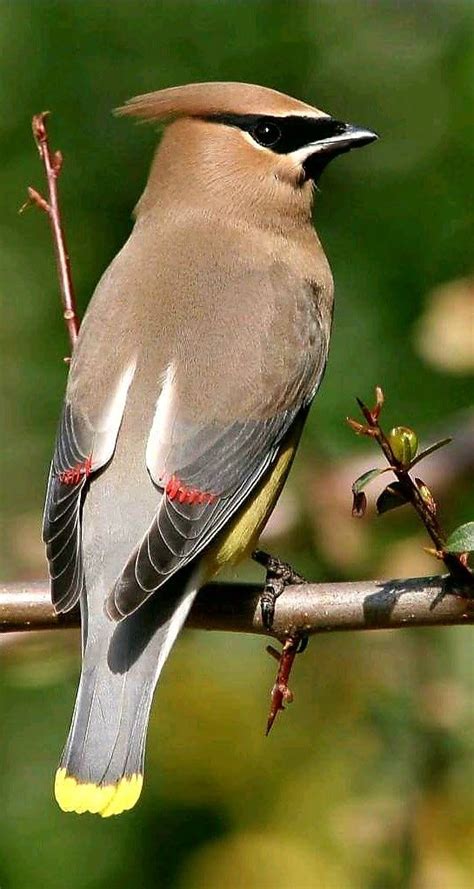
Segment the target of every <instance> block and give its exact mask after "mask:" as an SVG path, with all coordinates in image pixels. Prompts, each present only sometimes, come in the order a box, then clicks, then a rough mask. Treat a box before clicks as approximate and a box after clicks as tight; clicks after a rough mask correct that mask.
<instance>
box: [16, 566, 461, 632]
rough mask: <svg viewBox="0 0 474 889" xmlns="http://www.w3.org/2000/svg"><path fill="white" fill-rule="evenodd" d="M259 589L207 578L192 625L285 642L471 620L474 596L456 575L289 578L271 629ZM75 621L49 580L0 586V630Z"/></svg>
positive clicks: (50, 626) (40, 627) (63, 625)
mask: <svg viewBox="0 0 474 889" xmlns="http://www.w3.org/2000/svg"><path fill="white" fill-rule="evenodd" d="M261 592H262V590H261V587H260V586H258V585H256V584H242V583H212V584H208V586H206V587H204V588H203V589H202V590H201V592H200V593H199V596H198V598H197V600H196V603H195V606H194V608H193V609H192V611H191V614H190V616H189V619H188V623H187V626H188V627H191V628H194V629H199V630H220V631H225V632H234V633H257V634H259V635H267V636H268V635H271V636H274V637H275V638H277V639H280V640H281V641H283V642H284V641H285V640H286V639H288V638H289V637H302V636H308V635H314V634H316V633H325V632H330V631H340V630H384V629H385V630H388V629H396V628H401V627H420V626H422V627H427V626H452V625H462V624H471V623H474V602H473V601H472V600H471V599H466V598H463V597H462V596H461V594H460V591H459V590H458V589H457V587H456V585H455V582H454V581H453V579H452V578H451V577H440V576H435V577H415V578H408V579H406V580H383V581H374V580H367V581H355V582H350V583H305V584H298V585H297V586H289V587H287V588H286V589H285V591H284V592H283V593H282V595H281V596H280V597H279V599H278V601H277V603H276V611H275V619H274V623H273V629H272V632H271V633H270V634H269V633H267V631H266V630H265V629H264V627H263V625H262V618H261V610H260V595H261ZM77 626H79V613H78V611H77V610H76V611H73V612H70V613H69V614H64V615H59V616H58V615H56V614H55V613H54V609H53V606H52V604H51V599H50V594H49V584H48V582H47V581H39V582H31V583H11V584H6V585H3V586H0V632H4V633H6V632H20V631H26V630H51V629H54V628H66V627H77Z"/></svg>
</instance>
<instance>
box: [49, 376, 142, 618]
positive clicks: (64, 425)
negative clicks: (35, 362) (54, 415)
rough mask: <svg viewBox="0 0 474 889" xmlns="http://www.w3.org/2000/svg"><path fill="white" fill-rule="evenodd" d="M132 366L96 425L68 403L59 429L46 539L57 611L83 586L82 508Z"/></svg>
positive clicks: (105, 456)
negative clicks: (89, 481)
mask: <svg viewBox="0 0 474 889" xmlns="http://www.w3.org/2000/svg"><path fill="white" fill-rule="evenodd" d="M134 369H135V368H134V365H133V364H131V365H129V366H128V367H127V368H126V370H125V371H124V373H123V374H122V375H121V376H120V377H119V378H118V381H117V384H116V386H115V387H114V388H113V389H112V395H111V397H109V398H108V399H107V400H106V401H105V402H104V404H103V405H102V406H101V410H99V411H98V412H97V415H96V417H95V419H94V420H91V419H90V417H89V416H88V415H87V414H86V413H85V412H84V411H82V410H81V409H80V406H79V402H78V399H74V400H70V399H69V398H68V397H67V396H66V401H65V404H64V408H63V413H62V416H61V421H60V424H59V430H58V434H57V438H56V446H55V451H54V455H53V459H52V462H51V468H50V473H49V479H48V487H47V492H46V501H45V508H44V516H43V540H44V542H45V544H46V554H47V557H48V562H49V572H50V577H51V597H52V600H53V604H54V607H55V609H56V611H57V612H61V611H69V610H70V609H71V608H72V607H73V606H74V605H75V603H76V602H77V600H78V598H79V596H80V594H81V592H82V589H83V585H84V573H83V566H82V551H81V508H82V502H83V498H84V492H85V488H86V485H87V482H88V479H89V477H90V476H91V475H92V474H93V473H95V472H97V470H99V469H101V468H102V467H103V466H105V465H106V463H108V462H109V460H110V459H111V457H112V455H113V452H114V449H115V444H116V440H117V435H118V431H119V428H120V424H121V422H122V416H123V411H124V407H125V401H126V398H127V392H128V389H129V386H130V383H131V380H132V378H133V373H134Z"/></svg>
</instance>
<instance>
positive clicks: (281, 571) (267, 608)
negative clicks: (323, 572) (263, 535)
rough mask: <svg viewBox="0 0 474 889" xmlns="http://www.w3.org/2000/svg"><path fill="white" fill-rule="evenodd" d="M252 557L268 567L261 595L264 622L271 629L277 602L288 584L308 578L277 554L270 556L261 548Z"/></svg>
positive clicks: (303, 581) (304, 580) (302, 581)
mask: <svg viewBox="0 0 474 889" xmlns="http://www.w3.org/2000/svg"><path fill="white" fill-rule="evenodd" d="M252 559H253V560H254V561H255V562H258V564H259V565H263V567H264V568H265V569H266V572H267V576H266V578H265V586H264V589H263V593H262V595H261V597H260V608H261V611H262V623H263V626H264V627H265V629H266V630H269V631H270V630H271V628H272V626H273V617H274V615H275V602H276V600H277V599H278V596H281V594H282V592H283V590H284V589H285V587H286V586H290V585H291V584H297V583H306V579H305V578H304V577H302V575H301V574H298V573H297V572H296V571H294V570H293V568H292V567H291V565H289V564H288V562H282V561H281V560H280V559H277V558H276V557H275V556H270V555H269V554H268V553H265V552H263V550H261V549H256V550H254V552H253V553H252Z"/></svg>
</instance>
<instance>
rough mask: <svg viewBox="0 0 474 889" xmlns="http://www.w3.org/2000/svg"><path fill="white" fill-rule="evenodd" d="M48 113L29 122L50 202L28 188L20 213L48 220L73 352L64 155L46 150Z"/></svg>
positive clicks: (76, 329)
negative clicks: (38, 213)
mask: <svg viewBox="0 0 474 889" xmlns="http://www.w3.org/2000/svg"><path fill="white" fill-rule="evenodd" d="M48 113H49V112H48V111H43V112H42V113H41V114H35V116H34V117H33V120H32V130H33V138H34V140H35V142H36V147H37V149H38V152H39V156H40V158H41V161H42V163H43V166H44V171H45V175H46V181H47V185H48V198H49V200H48V201H47V200H45V198H44V197H43V196H42V195H41V194H40V193H39V192H38V191H36V189H35V188H31V186H30V187H29V188H28V200H27V202H26V204H23V207H22V208H21V210H20V212H22V211H23V210H25V209H26V207H28V206H30V205H36V206H37V207H39V209H40V210H43V211H44V213H46V214H47V216H48V218H49V223H50V226H51V234H52V237H53V245H54V255H55V258H56V269H57V273H58V281H59V288H60V291H61V302H62V305H63V318H64V322H65V324H66V328H67V332H68V334H69V341H70V343H71V349H74V346H75V345H76V340H77V336H78V333H79V318H78V315H77V309H76V297H75V294H74V287H73V283H72V273H71V264H70V261H69V253H68V249H67V245H66V237H65V234H64V228H63V224H62V219H61V210H60V207H59V198H58V179H59V175H60V173H61V169H62V165H63V156H62V154H61V152H60V151H55V152H52V151H51V149H50V147H49V140H48V132H47V129H46V122H45V121H46V117H47V115H48ZM67 360H69V359H67Z"/></svg>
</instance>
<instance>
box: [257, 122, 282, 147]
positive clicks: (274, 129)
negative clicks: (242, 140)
mask: <svg viewBox="0 0 474 889" xmlns="http://www.w3.org/2000/svg"><path fill="white" fill-rule="evenodd" d="M250 135H251V136H252V137H253V138H254V139H255V141H256V142H258V144H259V145H263V146H264V147H265V148H273V146H274V145H276V144H277V142H279V141H280V139H281V135H282V133H281V130H280V127H279V126H277V125H276V123H272V122H270V121H265V120H262V121H260V123H258V124H257V125H256V126H254V127H252V129H251V130H250Z"/></svg>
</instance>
